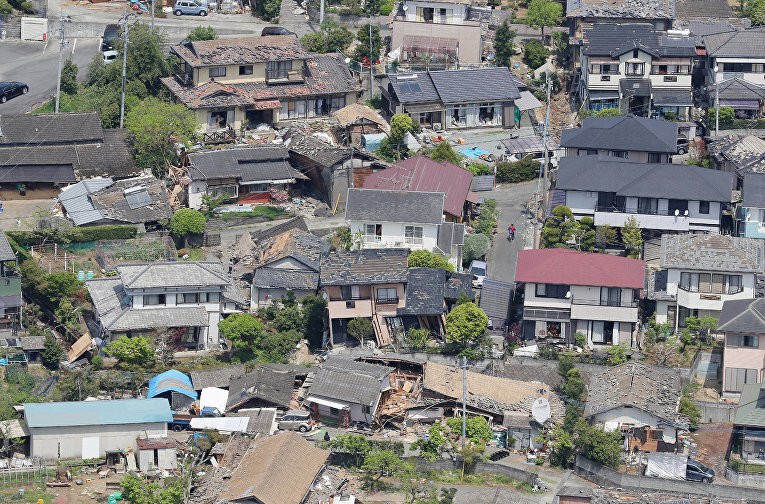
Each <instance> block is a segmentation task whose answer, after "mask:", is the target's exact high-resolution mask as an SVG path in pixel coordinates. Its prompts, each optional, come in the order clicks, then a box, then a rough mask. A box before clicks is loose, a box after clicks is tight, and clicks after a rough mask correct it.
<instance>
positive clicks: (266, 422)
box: [215, 408, 277, 446]
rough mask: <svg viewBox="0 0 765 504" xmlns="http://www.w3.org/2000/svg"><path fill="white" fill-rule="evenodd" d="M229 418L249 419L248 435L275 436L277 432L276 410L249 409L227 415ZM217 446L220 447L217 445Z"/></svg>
mask: <svg viewBox="0 0 765 504" xmlns="http://www.w3.org/2000/svg"><path fill="white" fill-rule="evenodd" d="M226 416H227V417H247V418H249V419H250V421H249V422H248V423H247V433H248V434H273V433H274V432H275V431H276V430H277V426H276V421H275V420H276V408H248V409H241V410H239V411H237V412H236V413H226ZM215 446H218V445H217V444H216V445H215Z"/></svg>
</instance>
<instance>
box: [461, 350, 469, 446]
mask: <svg viewBox="0 0 765 504" xmlns="http://www.w3.org/2000/svg"><path fill="white" fill-rule="evenodd" d="M467 368H468V365H467V357H464V356H463V357H462V452H463V457H464V453H465V436H466V434H467V406H466V404H465V401H467Z"/></svg>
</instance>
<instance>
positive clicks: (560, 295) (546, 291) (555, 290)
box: [536, 283, 570, 299]
mask: <svg viewBox="0 0 765 504" xmlns="http://www.w3.org/2000/svg"><path fill="white" fill-rule="evenodd" d="M569 290H570V289H569V286H568V285H559V284H542V283H540V284H537V286H536V295H537V297H546V298H555V299H566V294H568V293H569Z"/></svg>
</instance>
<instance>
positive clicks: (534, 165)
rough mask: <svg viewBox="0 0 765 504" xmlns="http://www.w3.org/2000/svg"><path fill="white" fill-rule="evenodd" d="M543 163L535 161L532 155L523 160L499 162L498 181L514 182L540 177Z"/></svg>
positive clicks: (502, 182) (504, 182)
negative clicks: (540, 168)
mask: <svg viewBox="0 0 765 504" xmlns="http://www.w3.org/2000/svg"><path fill="white" fill-rule="evenodd" d="M540 166H542V163H540V162H539V161H535V160H534V159H532V158H531V155H528V156H526V157H524V158H523V159H521V160H518V161H513V162H504V163H498V164H497V182H499V183H500V184H514V183H516V182H525V181H527V180H533V179H535V178H537V177H539V173H540V172H539V167H540Z"/></svg>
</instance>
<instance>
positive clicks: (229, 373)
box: [189, 364, 245, 392]
mask: <svg viewBox="0 0 765 504" xmlns="http://www.w3.org/2000/svg"><path fill="white" fill-rule="evenodd" d="M244 373H245V368H244V364H230V365H228V366H220V367H217V368H213V369H203V370H201V371H192V372H190V373H189V376H190V377H191V384H192V385H193V387H194V390H195V391H197V392H201V391H202V389H205V388H208V387H216V388H221V389H228V388H229V384H230V383H231V380H232V379H233V378H236V377H239V376H242V375H243V374H244Z"/></svg>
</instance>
